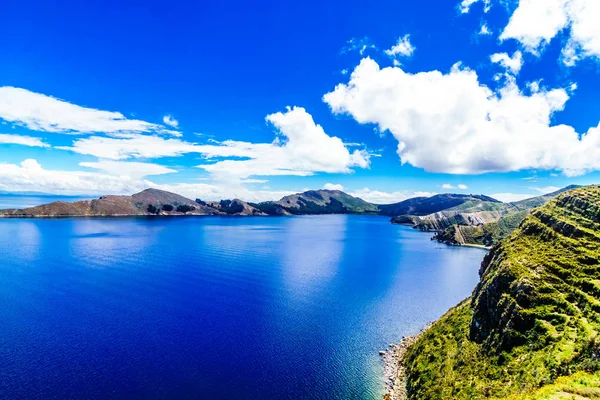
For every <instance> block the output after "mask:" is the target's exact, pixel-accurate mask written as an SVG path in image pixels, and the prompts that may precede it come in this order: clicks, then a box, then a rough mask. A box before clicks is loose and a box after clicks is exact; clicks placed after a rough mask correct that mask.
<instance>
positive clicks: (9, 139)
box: [0, 133, 50, 147]
mask: <svg viewBox="0 0 600 400" xmlns="http://www.w3.org/2000/svg"><path fill="white" fill-rule="evenodd" d="M0 144H18V145H21V146H29V147H50V145H49V144H47V143H44V142H43V141H42V140H41V139H40V138H36V137H33V136H25V135H13V134H10V133H0Z"/></svg>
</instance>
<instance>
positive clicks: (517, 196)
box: [488, 193, 536, 203]
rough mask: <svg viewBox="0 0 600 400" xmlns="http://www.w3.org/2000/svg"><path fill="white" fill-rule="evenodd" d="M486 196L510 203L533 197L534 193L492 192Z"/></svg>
mask: <svg viewBox="0 0 600 400" xmlns="http://www.w3.org/2000/svg"><path fill="white" fill-rule="evenodd" d="M488 196H490V197H492V198H494V199H496V200H500V201H503V202H505V203H512V202H515V201H521V200H525V199H530V198H532V197H535V196H536V195H534V194H526V193H493V194H489V195H488Z"/></svg>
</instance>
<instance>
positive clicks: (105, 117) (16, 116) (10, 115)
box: [0, 86, 180, 136]
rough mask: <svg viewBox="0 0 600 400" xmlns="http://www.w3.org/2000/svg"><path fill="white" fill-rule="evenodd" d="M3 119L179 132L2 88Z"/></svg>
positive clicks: (68, 128)
mask: <svg viewBox="0 0 600 400" xmlns="http://www.w3.org/2000/svg"><path fill="white" fill-rule="evenodd" d="M0 119H3V120H5V121H7V122H10V123H13V124H16V125H20V126H24V127H27V128H29V129H31V130H35V131H43V132H55V133H66V134H83V133H105V134H109V135H110V134H119V133H123V132H138V133H142V132H157V133H161V134H163V133H166V134H171V135H176V136H177V135H180V133H179V132H176V131H173V130H168V129H166V128H165V127H164V126H162V125H159V124H153V123H150V122H146V121H141V120H136V119H128V118H126V117H125V116H124V115H123V114H121V113H119V112H115V111H103V110H98V109H94V108H87V107H82V106H78V105H76V104H72V103H69V102H66V101H63V100H60V99H57V98H54V97H51V96H46V95H44V94H41V93H35V92H31V91H29V90H26V89H21V88H15V87H10V86H4V87H0Z"/></svg>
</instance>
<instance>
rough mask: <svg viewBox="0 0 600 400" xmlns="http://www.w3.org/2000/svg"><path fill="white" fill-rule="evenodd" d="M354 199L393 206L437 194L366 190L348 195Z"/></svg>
mask: <svg viewBox="0 0 600 400" xmlns="http://www.w3.org/2000/svg"><path fill="white" fill-rule="evenodd" d="M348 194H350V195H351V196H354V197H360V198H361V199H363V200H365V201H368V202H369V203H374V204H391V203H397V202H400V201H403V200H407V199H410V198H413V197H430V196H433V195H435V194H436V193H432V192H414V191H409V190H403V191H396V192H383V191H380V190H371V189H369V188H364V189H360V190H356V191H353V192H350V193H348Z"/></svg>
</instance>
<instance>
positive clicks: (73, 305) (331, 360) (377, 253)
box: [0, 215, 485, 400]
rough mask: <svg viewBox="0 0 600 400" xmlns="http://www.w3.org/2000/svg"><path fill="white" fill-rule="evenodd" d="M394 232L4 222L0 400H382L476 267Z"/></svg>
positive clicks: (216, 221)
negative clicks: (414, 338)
mask: <svg viewBox="0 0 600 400" xmlns="http://www.w3.org/2000/svg"><path fill="white" fill-rule="evenodd" d="M430 237H431V234H427V233H422V232H418V231H415V230H413V229H410V228H408V227H404V226H398V225H392V224H390V223H389V219H388V218H384V217H374V216H353V215H327V216H297V217H279V218H278V217H245V218H244V217H183V218H182V217H179V218H177V217H174V218H169V217H155V218H127V219H116V218H115V219H56V220H50V219H39V220H34V219H30V220H28V219H0V260H2V262H1V263H0V284H1V286H2V290H0V360H1V362H0V398H2V399H25V398H27V399H44V400H48V399H63V400H64V399H84V398H85V399H210V400H218V399H223V400H225V399H230V400H237V399H257V400H271V399H273V400H276V399H277V400H281V399H323V400H325V399H327V400H331V399H336V400H337V399H339V400H351V399H357V400H367V399H368V400H375V399H381V395H382V393H383V390H384V387H383V383H382V361H381V359H380V357H379V355H378V352H379V350H383V349H385V348H386V347H387V345H388V344H389V343H395V342H398V341H400V339H401V337H402V336H404V335H409V334H414V333H416V332H418V331H419V329H420V328H421V327H422V326H423V325H425V324H426V323H427V322H429V321H432V320H435V319H436V318H438V317H439V316H440V315H442V314H443V313H444V312H445V311H446V310H447V309H448V308H449V307H451V306H453V305H455V304H456V303H458V302H459V301H460V300H462V299H464V298H465V297H467V296H469V295H470V293H471V291H472V289H473V288H474V286H475V284H476V283H477V281H478V268H479V263H480V261H481V259H482V258H483V256H484V254H485V252H484V251H483V250H480V249H474V248H462V247H449V246H445V245H440V244H438V243H436V242H433V241H431V240H430Z"/></svg>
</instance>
